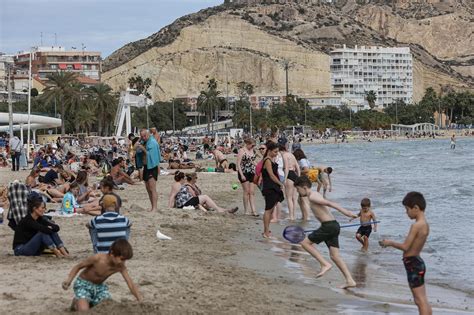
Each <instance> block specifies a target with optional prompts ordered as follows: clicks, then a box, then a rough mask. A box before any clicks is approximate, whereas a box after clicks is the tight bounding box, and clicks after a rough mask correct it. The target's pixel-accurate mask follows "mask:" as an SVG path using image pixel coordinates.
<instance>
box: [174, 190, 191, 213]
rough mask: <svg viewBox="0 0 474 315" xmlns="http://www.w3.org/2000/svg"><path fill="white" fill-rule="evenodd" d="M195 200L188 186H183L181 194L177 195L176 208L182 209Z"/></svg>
mask: <svg viewBox="0 0 474 315" xmlns="http://www.w3.org/2000/svg"><path fill="white" fill-rule="evenodd" d="M191 198H193V195H191V193H190V192H189V189H188V186H187V185H183V186H181V188H180V189H179V192H178V193H177V194H176V207H177V208H182V207H184V205H185V204H186V202H188V201H189V200H191Z"/></svg>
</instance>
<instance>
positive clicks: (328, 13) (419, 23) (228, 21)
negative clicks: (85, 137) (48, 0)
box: [102, 0, 474, 100]
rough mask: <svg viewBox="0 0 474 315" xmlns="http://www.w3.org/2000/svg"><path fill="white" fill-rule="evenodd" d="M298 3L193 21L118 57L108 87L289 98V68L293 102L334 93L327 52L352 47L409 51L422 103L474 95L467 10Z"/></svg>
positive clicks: (456, 5)
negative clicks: (246, 90) (449, 94)
mask: <svg viewBox="0 0 474 315" xmlns="http://www.w3.org/2000/svg"><path fill="white" fill-rule="evenodd" d="M278 1H280V0H278ZM280 2H281V1H280ZM289 2H291V3H289V4H284V5H282V4H269V5H260V4H255V5H253V6H246V5H242V4H237V5H235V4H227V5H222V6H218V7H214V8H210V9H207V10H202V11H200V12H198V13H196V14H192V15H189V16H185V17H183V18H181V19H178V20H177V21H175V22H174V23H173V24H171V25H169V26H167V27H165V28H163V29H162V30H160V31H159V32H158V33H156V34H154V35H152V36H150V37H149V38H146V39H143V40H139V41H137V42H134V43H130V44H128V45H126V46H124V47H122V48H121V49H119V50H117V51H116V52H114V53H113V54H112V55H111V56H109V57H108V58H107V59H106V60H105V62H104V70H105V72H104V73H103V75H102V78H103V81H105V82H106V83H108V84H110V85H111V86H112V87H113V88H114V89H116V90H119V89H123V88H125V87H126V85H127V80H128V78H129V77H131V76H133V75H141V76H142V77H150V78H152V80H153V83H154V86H153V87H152V89H151V91H150V92H151V94H152V96H153V98H154V100H167V99H170V98H172V97H178V96H186V95H197V94H198V93H199V91H200V90H201V89H203V88H204V84H205V83H206V82H207V80H208V79H209V78H216V79H217V80H218V82H219V88H220V89H221V90H222V91H226V90H227V87H228V89H229V94H235V91H234V89H235V86H236V84H237V83H238V82H241V81H247V82H250V83H252V84H253V85H254V86H255V90H256V92H257V93H264V94H283V93H284V90H285V88H284V85H285V73H284V67H283V63H284V61H289V62H290V66H291V68H290V90H291V92H292V93H294V94H298V95H316V94H328V93H329V92H330V82H329V80H330V73H329V55H328V53H329V51H330V50H331V49H332V48H333V47H335V45H340V44H348V45H380V46H402V45H403V46H406V45H409V46H410V47H411V48H412V52H413V53H414V57H415V63H414V88H415V91H414V92H415V93H414V95H415V100H418V99H419V98H420V97H421V95H422V94H423V91H424V89H425V88H427V87H429V86H433V87H435V88H440V87H441V86H443V85H451V86H452V87H454V88H473V86H474V84H473V73H472V70H473V64H474V52H473V50H474V49H473V48H472V47H474V43H473V35H472V33H473V25H474V23H473V20H472V14H471V12H472V11H470V10H472V8H471V7H470V6H469V5H467V4H466V3H464V2H463V1H459V0H457V1H456V0H445V1H434V0H431V1H430V0H425V1H418V3H414V2H413V1H405V0H398V1H365V2H367V3H364V1H360V0H357V1H356V0H353V1H352V0H347V1H345V0H337V1H334V3H332V4H327V3H325V2H327V1H313V0H310V1H307V0H304V2H305V3H304V4H301V3H300V2H299V1H298V0H295V1H289ZM413 5H417V6H418V8H419V10H418V13H417V12H415V11H413V10H414V9H413ZM421 8H422V9H421ZM461 8H462V10H461ZM420 12H423V17H422V18H417V14H418V15H419V14H420Z"/></svg>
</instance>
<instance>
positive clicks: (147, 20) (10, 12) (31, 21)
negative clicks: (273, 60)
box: [0, 0, 224, 58]
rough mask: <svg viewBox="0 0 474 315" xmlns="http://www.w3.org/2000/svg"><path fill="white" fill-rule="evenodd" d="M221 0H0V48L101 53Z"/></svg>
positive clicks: (142, 36) (1, 49)
mask: <svg viewBox="0 0 474 315" xmlns="http://www.w3.org/2000/svg"><path fill="white" fill-rule="evenodd" d="M223 2H224V0H0V52H3V53H9V54H14V53H17V52H18V51H28V50H29V49H30V47H34V46H41V32H42V33H43V36H42V37H43V46H52V45H54V44H55V33H56V34H57V36H56V37H57V45H58V46H63V47H65V48H66V49H67V50H70V49H71V47H76V48H77V49H78V50H81V49H82V47H83V46H84V47H85V50H88V51H100V52H101V53H102V57H103V58H105V57H107V56H108V55H110V54H111V53H112V52H114V51H115V50H117V49H119V48H120V47H122V46H123V45H125V44H127V43H129V42H133V41H136V40H139V39H142V38H145V37H148V36H150V35H151V34H153V33H156V32H158V31H159V30H160V29H161V28H162V27H164V26H166V25H169V24H171V23H172V22H173V21H174V20H176V19H177V18H179V17H181V16H183V15H186V14H190V13H193V12H197V11H199V10H201V9H205V8H207V7H211V6H214V5H218V4H221V3H223Z"/></svg>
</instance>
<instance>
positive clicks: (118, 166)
mask: <svg viewBox="0 0 474 315" xmlns="http://www.w3.org/2000/svg"><path fill="white" fill-rule="evenodd" d="M126 166H127V164H126V161H125V160H124V159H123V158H122V157H119V158H117V159H115V160H114V161H113V162H112V169H111V170H110V175H111V176H112V178H113V179H114V182H115V184H117V185H121V184H123V183H127V184H129V185H134V184H135V181H134V180H133V179H132V178H131V177H130V176H129V175H128V174H127V173H125V172H124V171H123V168H125V167H126Z"/></svg>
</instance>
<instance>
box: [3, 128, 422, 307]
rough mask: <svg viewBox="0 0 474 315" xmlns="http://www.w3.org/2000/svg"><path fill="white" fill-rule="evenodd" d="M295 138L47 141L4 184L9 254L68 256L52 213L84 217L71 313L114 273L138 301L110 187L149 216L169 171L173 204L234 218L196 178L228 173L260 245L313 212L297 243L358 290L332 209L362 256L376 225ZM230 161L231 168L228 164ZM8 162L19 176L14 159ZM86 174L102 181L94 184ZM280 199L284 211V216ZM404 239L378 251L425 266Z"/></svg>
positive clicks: (95, 296)
mask: <svg viewBox="0 0 474 315" xmlns="http://www.w3.org/2000/svg"><path fill="white" fill-rule="evenodd" d="M290 142H291V145H290ZM301 142H302V141H301V138H296V137H295V138H291V139H289V138H288V137H286V136H285V135H283V134H282V135H278V134H271V135H268V136H266V137H263V136H260V137H254V138H253V137H245V138H243V139H232V138H230V137H224V138H221V139H219V138H216V139H215V140H211V139H210V138H209V137H208V136H205V137H204V138H203V139H200V141H197V140H195V139H194V140H189V139H180V138H177V139H170V138H167V139H165V138H163V137H162V136H161V135H160V134H159V133H158V132H157V130H156V129H154V128H152V129H150V130H148V129H142V130H140V133H139V135H135V134H133V133H131V134H129V135H128V137H127V141H122V142H119V141H116V140H115V139H113V141H112V143H111V145H110V146H109V147H100V146H81V145H80V144H78V143H75V145H70V144H68V143H66V142H63V141H61V139H58V141H57V142H56V143H55V144H54V146H53V144H48V145H46V146H44V147H41V148H39V149H38V150H37V151H36V152H35V154H34V157H33V167H32V169H31V170H30V173H29V175H28V176H27V177H26V179H25V181H24V182H22V181H18V180H15V181H13V182H11V183H10V184H9V185H8V187H4V188H0V203H2V202H3V203H8V204H9V211H8V216H7V219H8V225H9V226H10V227H11V228H12V230H13V233H14V237H13V244H12V249H13V253H14V255H16V256H37V255H43V254H49V255H53V256H56V257H68V256H69V255H70V253H69V250H68V249H67V248H66V244H64V242H63V241H62V240H61V237H60V226H59V225H58V224H56V223H55V222H54V221H53V218H54V216H55V215H64V216H74V215H77V214H81V215H89V216H91V220H90V222H89V223H88V224H87V228H88V233H89V235H90V239H91V245H92V246H91V248H92V251H93V252H94V253H95V255H93V256H91V257H90V258H88V259H86V260H84V261H82V262H80V263H79V264H77V265H76V266H74V268H73V269H72V270H71V272H70V274H69V276H68V278H67V279H66V280H65V281H64V283H63V288H64V289H68V288H69V287H70V285H71V284H72V282H73V280H74V278H76V276H77V274H78V273H79V271H80V270H83V271H82V272H81V273H80V274H79V276H77V278H76V280H75V282H74V285H73V287H74V293H75V296H74V301H73V308H74V309H76V310H80V311H82V310H87V309H89V308H90V307H91V306H95V305H97V304H98V303H100V302H101V301H103V300H104V299H109V298H110V293H109V291H108V287H107V286H106V285H105V284H104V281H105V280H106V279H107V278H108V277H109V276H110V275H112V274H114V273H117V272H119V273H121V274H122V276H123V278H124V280H125V281H126V283H127V284H128V287H129V288H130V291H131V292H132V294H133V295H134V296H135V297H136V298H137V300H139V301H140V300H142V296H141V294H140V292H139V290H138V288H137V286H136V285H135V284H134V283H133V281H132V280H131V278H130V276H129V275H128V272H127V269H126V267H125V261H126V260H128V259H131V258H132V256H133V250H132V247H131V245H130V244H129V243H128V241H127V240H128V239H129V237H130V233H131V232H132V223H131V221H130V220H129V219H128V218H127V217H125V216H124V215H122V214H121V213H120V210H121V207H122V200H121V198H120V196H119V194H117V193H116V192H115V191H116V190H121V189H127V187H128V186H129V185H144V186H145V189H146V191H147V195H148V198H149V201H150V210H149V211H152V212H153V211H157V210H158V194H157V188H156V185H157V181H158V178H159V176H160V174H161V175H168V174H169V175H172V176H173V178H174V182H173V184H172V185H171V188H170V191H169V198H168V203H167V204H168V207H169V208H182V209H189V210H192V209H196V210H197V211H203V212H212V211H215V212H219V213H227V214H230V215H234V214H236V213H237V212H238V210H239V208H238V207H236V206H234V207H224V206H223V205H219V204H218V202H216V201H215V200H213V199H212V198H211V197H210V196H209V194H206V193H204V192H203V191H202V190H201V189H200V188H199V186H198V177H199V174H200V173H202V172H216V173H227V174H230V176H235V179H236V180H238V181H239V182H240V185H241V188H242V204H243V213H244V214H245V215H249V216H252V217H255V218H258V217H259V216H260V215H261V214H260V213H259V211H258V206H257V202H256V197H255V194H256V192H257V191H259V192H260V193H261V194H262V196H263V199H264V207H263V208H264V211H263V231H262V232H263V233H262V236H263V238H265V239H273V238H274V235H273V234H272V232H271V229H270V226H271V224H272V223H276V222H279V221H280V220H282V219H288V220H289V221H296V220H297V219H301V220H303V221H305V220H308V219H309V217H310V213H311V212H312V214H313V215H314V216H315V218H316V219H317V220H319V221H320V222H321V227H320V228H319V229H317V230H315V231H314V232H312V233H311V234H309V235H308V236H307V237H305V238H304V240H303V241H301V242H300V244H301V246H302V248H303V249H305V250H306V251H307V252H308V253H309V254H310V255H311V256H313V257H314V258H315V259H316V260H317V261H318V262H319V263H320V265H321V270H320V272H319V273H318V275H317V276H318V277H320V276H323V275H324V274H326V273H327V272H328V271H329V270H330V269H331V268H332V265H331V263H330V262H329V261H328V260H326V259H325V258H324V257H323V256H322V255H321V254H320V252H319V251H318V250H317V249H316V247H315V246H314V244H319V243H321V242H325V243H326V245H327V246H328V247H329V253H330V257H331V260H332V261H333V262H334V263H335V264H336V266H337V267H338V268H339V269H340V271H341V273H342V274H343V276H344V278H345V283H344V285H343V286H342V288H344V289H346V288H350V287H354V286H356V283H355V281H354V279H353V278H352V275H351V273H350V271H349V269H348V267H347V266H346V264H345V262H344V261H343V259H342V258H341V256H340V254H339V243H338V236H339V232H340V225H339V223H338V222H337V221H336V219H335V218H334V216H333V215H332V213H331V212H330V211H329V208H333V209H336V210H337V211H339V212H341V213H342V214H344V215H346V216H347V217H349V218H351V219H356V218H360V220H361V227H360V229H359V230H358V231H357V233H356V238H357V240H358V241H359V242H360V243H361V244H362V250H367V248H368V239H369V236H370V233H371V231H372V225H374V230H376V228H377V226H376V223H375V220H376V218H375V214H374V212H373V211H372V209H371V207H370V200H369V199H367V198H365V199H363V200H362V202H361V210H360V212H359V213H358V214H356V213H353V212H351V211H349V210H347V209H345V208H343V207H342V206H340V205H339V204H337V203H335V202H332V201H330V200H328V195H329V193H331V192H332V190H333V184H332V180H331V176H332V174H333V172H334V169H333V168H332V167H330V166H325V165H319V164H317V163H315V161H312V162H310V161H309V159H308V158H307V157H306V155H305V153H304V151H303V149H302V146H301ZM13 144H14V142H13ZM192 155H194V156H192ZM193 158H194V159H193ZM15 159H16V157H15ZM206 159H207V160H208V161H207V162H206ZM200 160H204V162H205V163H209V162H210V163H215V167H207V166H204V165H202V164H203V163H200V162H199V161H200ZM234 160H235V163H233V162H232V161H234ZM212 161H213V162H212ZM13 163H14V165H15V166H14V169H15V170H16V168H17V167H16V165H17V164H18V162H17V161H15V162H13ZM165 165H167V167H166V168H165ZM91 177H93V178H97V177H99V178H101V180H100V182H99V183H91V181H90V178H91ZM313 184H315V185H316V186H317V188H316V190H315V191H313V190H312V186H313ZM5 195H7V199H8V200H6V199H5ZM420 195H421V194H418V195H417V193H415V194H412V195H410V196H409V195H407V197H406V198H405V199H406V200H404V205H405V206H406V207H407V209H412V210H410V211H411V212H410V213H409V216H410V218H414V219H416V220H417V222H418V220H420V222H421V223H419V224H418V223H416V224H418V225H416V226H417V229H416V233H421V234H423V237H425V239H426V236H427V229H426V227H425V224H426V222H424V221H423V220H424V217H423V211H424V208H425V204H423V201H424V199H423V196H422V195H421V196H420ZM1 198H3V199H1ZM284 202H286V207H287V209H288V212H287V214H286V212H283V205H282V204H283V203H284ZM46 203H56V204H57V205H58V207H57V209H53V211H50V210H47V209H46ZM298 208H299V211H300V213H301V215H299V212H298V211H297V210H298ZM54 210H55V211H54ZM422 221H423V222H422ZM410 233H412V232H410ZM413 233H415V232H413ZM409 242H415V241H414V240H413V239H411V240H410V239H407V241H406V243H404V244H403V246H402V245H399V244H398V243H395V242H391V241H385V240H384V241H382V242H381V245H383V246H393V247H395V248H399V249H402V250H403V251H405V252H406V253H409V254H410V256H406V258H407V264H411V265H416V266H417V267H420V268H421V267H422V260H421V258H419V252H420V251H421V248H422V247H423V244H424V241H423V242H422V243H416V244H415V245H413V246H416V248H413V247H410V246H411V245H410V244H411V243H410V244H409ZM407 244H408V245H407ZM407 246H408V247H407ZM412 257H417V258H416V259H415V258H412ZM416 281H417V282H416V283H414V284H413V286H412V288H413V290H412V291H413V294H414V296H415V301H416V302H417V304H418V302H419V307H425V308H426V307H429V305H428V306H426V303H427V302H426V296H423V294H424V286H423V284H424V282H423V279H422V277H421V278H420V277H418V278H417V279H416ZM411 285H412V284H410V286H411ZM419 287H423V290H421V289H416V288H419ZM415 289H416V290H415ZM420 305H421V306H420Z"/></svg>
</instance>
